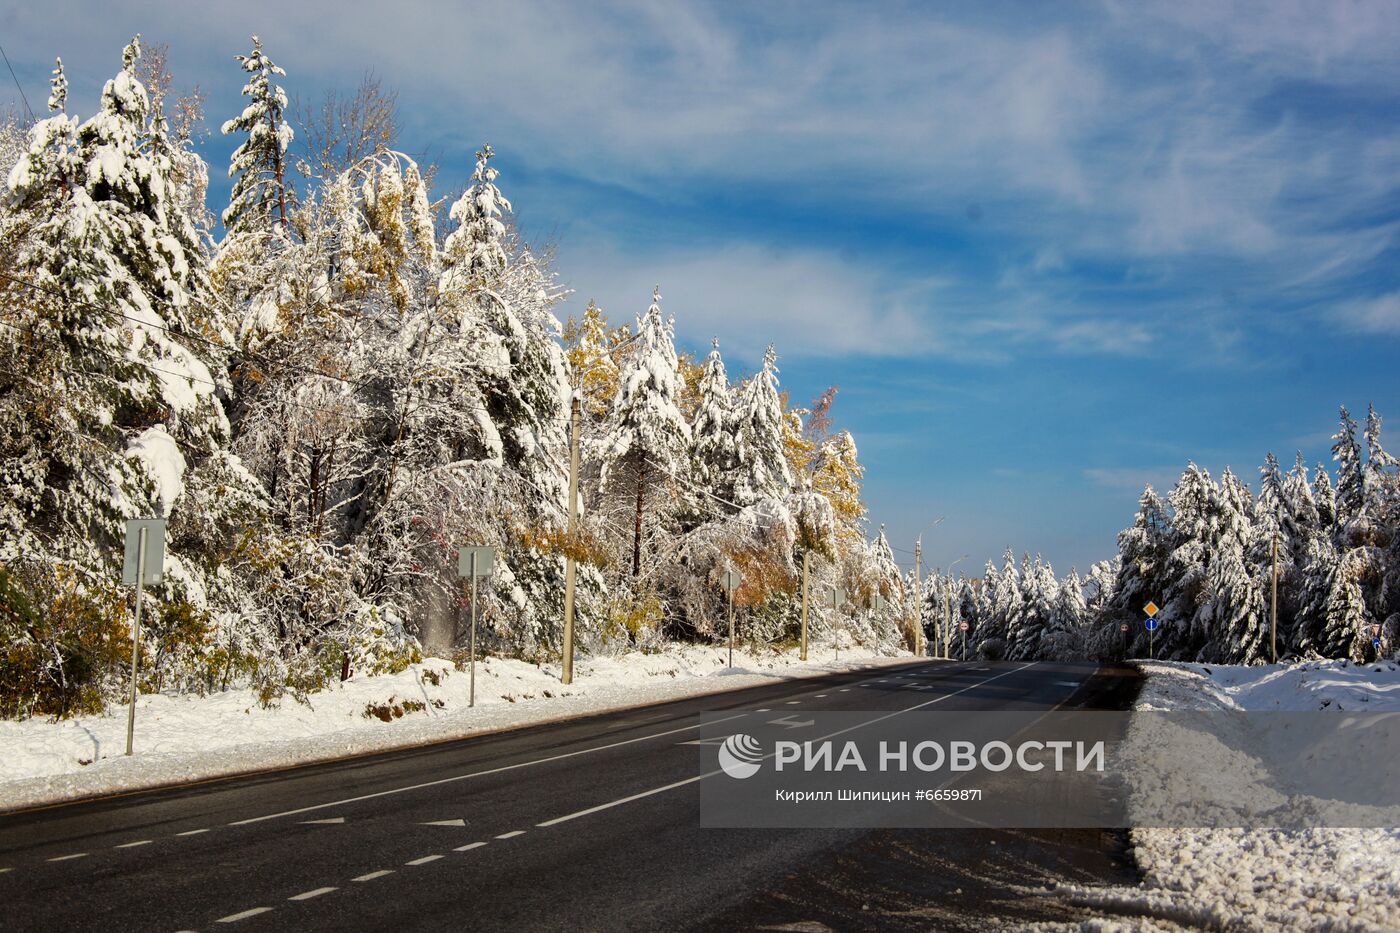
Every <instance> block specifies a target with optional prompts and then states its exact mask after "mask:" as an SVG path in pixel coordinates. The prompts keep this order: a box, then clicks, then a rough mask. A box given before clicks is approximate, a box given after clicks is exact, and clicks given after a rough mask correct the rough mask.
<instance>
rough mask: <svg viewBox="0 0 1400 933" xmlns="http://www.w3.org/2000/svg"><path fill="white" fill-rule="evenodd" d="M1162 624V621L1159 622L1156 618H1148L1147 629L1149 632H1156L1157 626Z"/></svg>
mask: <svg viewBox="0 0 1400 933" xmlns="http://www.w3.org/2000/svg"><path fill="white" fill-rule="evenodd" d="M1160 624H1161V623H1160V622H1158V621H1157V620H1156V619H1148V620H1147V630H1148V631H1149V632H1155V631H1157V626H1158V625H1160Z"/></svg>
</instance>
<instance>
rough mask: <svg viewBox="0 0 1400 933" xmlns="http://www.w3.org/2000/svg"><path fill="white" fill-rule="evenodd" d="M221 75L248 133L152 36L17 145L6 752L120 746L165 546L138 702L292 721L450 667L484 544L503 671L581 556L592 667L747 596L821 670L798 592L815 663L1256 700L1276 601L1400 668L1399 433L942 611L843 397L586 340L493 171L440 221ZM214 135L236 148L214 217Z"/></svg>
mask: <svg viewBox="0 0 1400 933" xmlns="http://www.w3.org/2000/svg"><path fill="white" fill-rule="evenodd" d="M115 64H117V63H116V62H115V61H114V65H115ZM229 67H230V68H239V69H241V73H242V76H243V79H244V82H245V83H244V87H243V92H242V101H241V102H239V101H221V102H218V104H217V105H212V104H209V103H208V102H207V101H206V100H205V98H204V96H203V95H202V94H200V93H199V92H198V90H194V91H191V92H189V93H187V94H184V95H177V94H176V92H175V91H174V89H173V79H172V77H171V75H170V73H169V71H168V69H167V67H166V55H165V50H164V49H163V48H162V47H160V46H153V47H151V48H146V49H143V48H142V45H141V43H140V40H139V37H138V38H137V39H134V40H133V41H132V42H131V43H130V44H129V45H128V46H127V47H126V48H125V49H123V50H122V52H121V56H120V62H119V68H118V69H117V70H116V72H115V74H114V76H113V77H112V78H111V79H110V80H109V81H107V82H106V83H105V85H104V86H103V88H102V90H101V95H100V99H99V103H98V106H97V110H96V112H95V113H93V114H91V115H90V116H87V117H85V118H84V117H80V116H79V115H77V114H74V113H70V111H69V105H68V84H67V78H66V76H65V72H64V68H63V64H62V62H61V61H60V62H58V63H57V64H56V67H55V68H54V72H53V79H52V93H51V95H50V97H49V101H48V111H49V114H48V116H46V117H45V118H43V119H32V118H21V117H20V116H15V117H13V118H11V119H9V120H8V121H7V122H5V123H4V124H3V125H2V126H0V162H3V168H4V170H5V185H4V190H3V192H0V333H2V334H3V340H0V715H3V716H6V717H26V716H34V715H45V716H55V717H64V716H70V715H75V714H77V713H83V712H93V711H97V710H100V709H102V708H104V706H105V705H106V704H108V703H110V702H112V701H114V700H116V699H118V698H119V697H120V696H121V695H122V694H123V691H124V689H125V688H126V687H127V686H129V683H130V681H129V677H130V675H129V673H128V671H129V670H130V662H131V652H132V650H133V649H132V644H131V641H132V638H131V635H132V622H133V619H132V616H133V608H134V605H133V594H132V589H131V588H130V587H125V586H122V585H121V549H122V539H123V529H124V525H125V522H126V521H127V520H128V519H132V518H145V517H160V518H164V519H166V520H167V523H168V524H167V535H168V537H167V542H166V544H167V547H166V555H167V556H166V564H165V575H164V579H163V582H162V583H160V584H159V585H156V586H153V587H151V588H150V589H149V590H148V592H147V594H146V597H147V598H146V603H145V610H144V612H145V615H144V621H143V627H142V643H141V656H142V659H143V662H142V666H141V674H140V678H141V679H140V683H139V687H140V689H142V690H146V691H161V690H164V691H175V692H209V691H216V690H225V689H231V688H235V687H237V688H243V687H251V688H253V689H254V690H255V691H256V692H257V694H258V696H259V698H260V699H261V700H262V702H264V703H276V702H279V701H280V700H281V699H283V698H286V697H290V698H294V699H304V698H305V697H306V696H308V695H309V694H311V693H313V692H315V691H316V690H320V689H324V688H326V687H328V686H330V685H332V684H334V683H335V682H336V681H337V680H343V679H345V678H347V677H349V676H352V675H354V674H373V673H377V672H392V671H397V670H402V669H403V668H404V667H405V666H407V665H408V664H411V663H413V662H414V661H416V660H418V659H420V658H421V657H423V656H424V655H425V653H432V654H434V655H436V656H449V657H452V658H454V659H460V657H461V651H462V635H463V618H464V614H465V613H466V612H467V611H468V610H469V609H470V608H473V607H471V606H470V605H469V596H468V590H467V589H466V588H465V587H464V586H463V585H462V581H461V580H460V579H458V577H457V574H456V555H457V550H458V548H459V547H460V546H463V545H487V546H492V547H495V548H497V549H498V554H499V557H498V559H497V561H496V564H495V568H494V570H493V573H492V575H491V576H490V577H489V578H488V579H487V580H485V581H484V582H483V585H482V587H481V589H480V591H479V595H478V597H477V603H478V604H477V605H476V606H475V607H474V608H475V609H476V610H477V612H478V614H479V616H480V618H481V620H482V626H483V628H482V637H483V639H484V648H485V649H486V650H488V651H491V652H495V653H500V654H506V655H510V656H513V657H520V658H524V659H528V660H532V661H538V662H541V663H555V662H557V661H558V660H559V657H560V651H561V640H562V620H563V614H564V611H563V603H564V580H565V567H566V561H567V560H569V559H572V560H573V561H575V562H576V563H577V566H578V567H579V572H578V578H577V594H576V606H577V631H578V641H579V645H580V648H581V650H583V651H585V652H605V651H613V652H616V651H622V650H642V651H646V650H654V649H656V648H657V647H659V646H661V645H663V644H665V643H668V642H676V641H686V642H701V643H706V642H717V641H719V640H720V639H721V638H722V636H723V634H724V631H725V620H726V610H727V602H726V595H725V592H724V591H723V590H722V588H721V578H722V575H723V574H724V573H725V572H726V571H729V570H737V571H738V572H739V573H740V575H741V585H740V586H739V588H738V590H737V591H736V592H735V594H734V602H735V605H736V607H737V618H738V620H739V633H740V638H741V639H743V640H744V641H745V642H746V643H748V644H752V645H755V646H771V647H774V648H785V647H791V646H792V645H793V644H795V642H796V639H797V638H798V632H799V628H800V625H801V618H802V614H803V604H804V586H803V581H804V580H805V581H806V587H805V596H806V603H807V607H806V609H807V616H808V620H809V625H810V631H811V637H812V638H813V639H814V640H818V641H830V640H832V639H834V638H840V639H844V640H846V641H847V642H855V643H860V644H863V645H867V646H871V647H875V648H878V649H882V650H887V651H890V652H896V651H909V650H914V649H916V648H922V647H923V641H924V640H925V639H926V640H927V641H928V643H929V644H928V647H929V650H931V651H932V652H934V653H942V652H944V651H950V652H951V653H952V654H953V655H955V656H956V655H957V653H958V651H959V650H961V649H963V645H962V641H963V639H964V638H965V640H966V646H965V650H966V651H967V652H968V653H969V655H970V656H974V655H975V656H977V657H983V658H1007V659H1027V660H1030V659H1038V658H1071V657H1090V658H1116V657H1124V656H1144V655H1146V654H1147V653H1149V651H1150V652H1151V653H1153V654H1155V655H1156V656H1157V657H1165V658H1178V659H1195V660H1208V661H1214V662H1221V663H1256V662H1261V661H1267V660H1269V659H1270V658H1271V657H1272V656H1273V650H1274V649H1273V643H1272V641H1271V638H1270V631H1271V629H1270V618H1271V616H1270V612H1271V608H1272V606H1273V601H1272V592H1273V584H1274V578H1275V575H1276V576H1277V589H1278V600H1277V632H1278V634H1277V654H1278V656H1280V657H1284V656H1289V655H1293V656H1314V655H1316V656H1326V657H1349V658H1353V659H1356V660H1363V659H1367V658H1371V657H1374V656H1375V655H1376V653H1377V652H1378V651H1382V650H1390V649H1389V648H1388V647H1387V646H1391V645H1394V643H1395V637H1396V634H1397V632H1396V629H1397V625H1400V555H1397V549H1398V548H1400V535H1397V534H1396V530H1397V523H1398V522H1400V487H1398V486H1397V479H1396V460H1395V459H1394V458H1393V457H1391V456H1390V455H1389V454H1388V453H1386V452H1385V450H1384V448H1383V447H1382V445H1381V436H1380V435H1381V419H1380V417H1379V416H1378V415H1376V413H1375V412H1374V411H1372V412H1370V413H1369V415H1368V418H1367V420H1366V425H1365V428H1364V436H1363V438H1362V442H1364V446H1365V451H1364V457H1363V451H1362V442H1358V439H1357V431H1358V426H1357V425H1356V424H1355V423H1354V422H1353V421H1352V419H1351V417H1350V415H1349V414H1348V413H1347V411H1346V410H1345V409H1343V410H1342V415H1341V426H1340V428H1339V430H1338V433H1337V435H1336V443H1335V446H1334V448H1333V451H1334V456H1335V471H1336V480H1335V483H1334V481H1333V479H1332V476H1331V474H1330V473H1329V472H1328V469H1327V468H1326V467H1324V466H1322V465H1318V466H1317V467H1316V468H1315V469H1314V470H1313V471H1311V472H1310V471H1309V469H1308V468H1307V466H1306V465H1305V464H1304V463H1303V462H1302V459H1301V457H1300V458H1299V460H1298V463H1297V464H1296V465H1295V466H1294V467H1293V468H1292V469H1291V470H1289V471H1288V472H1286V473H1285V472H1284V471H1283V469H1282V468H1281V467H1280V465H1279V463H1278V461H1277V460H1276V459H1275V458H1274V457H1273V455H1269V457H1268V458H1267V460H1266V462H1265V465H1264V467H1263V468H1262V469H1261V471H1260V474H1259V480H1258V493H1257V494H1256V493H1254V492H1253V491H1251V489H1250V488H1249V487H1248V485H1246V484H1245V483H1244V482H1243V481H1241V480H1240V479H1239V478H1238V477H1237V476H1236V475H1235V474H1233V473H1231V472H1229V471H1228V470H1226V471H1225V472H1223V473H1222V475H1221V476H1220V478H1219V480H1216V479H1214V478H1212V477H1211V476H1210V475H1209V473H1207V472H1206V471H1204V470H1202V469H1199V468H1198V467H1196V466H1195V465H1191V466H1189V467H1188V468H1187V469H1186V471H1185V473H1184V474H1183V475H1182V477H1181V480H1180V481H1179V482H1178V484H1177V485H1176V487H1175V488H1174V489H1173V490H1172V491H1171V492H1170V493H1169V494H1168V495H1167V496H1166V498H1165V499H1164V498H1162V497H1160V496H1159V495H1158V494H1157V493H1156V492H1154V491H1153V490H1152V489H1150V488H1149V489H1147V490H1145V491H1144V493H1143V496H1142V500H1141V505H1140V509H1139V512H1138V514H1137V516H1136V518H1135V520H1134V521H1133V524H1132V526H1131V527H1129V528H1128V529H1126V530H1125V531H1123V533H1122V534H1121V535H1120V536H1119V540H1118V546H1119V553H1118V554H1117V555H1116V556H1115V557H1114V558H1113V559H1111V560H1108V561H1104V562H1101V563H1098V564H1095V565H1094V566H1093V567H1092V568H1090V569H1089V571H1088V574H1087V576H1085V577H1083V578H1081V577H1080V575H1079V574H1078V572H1077V571H1072V572H1071V573H1070V575H1069V576H1068V577H1066V578H1063V579H1060V578H1057V577H1056V575H1055V573H1054V571H1053V569H1052V568H1051V567H1050V566H1049V564H1048V563H1046V562H1044V561H1042V560H1040V559H1039V558H1036V559H1031V558H1030V557H1028V556H1027V557H1023V558H1022V559H1021V560H1020V562H1019V563H1018V562H1017V561H1016V559H1015V557H1014V555H1013V553H1012V552H1011V551H1008V552H1007V555H1006V557H1005V559H1004V561H1003V564H1002V565H1001V566H1000V567H998V566H995V565H993V564H991V563H988V565H987V566H986V569H985V570H984V571H983V573H982V575H981V576H978V577H973V576H970V575H962V576H958V577H949V576H945V575H940V574H933V575H931V576H928V577H926V578H924V579H916V577H915V576H914V575H913V574H910V573H906V572H904V571H902V570H901V568H900V566H899V565H898V563H897V562H896V560H895V557H894V554H893V550H892V548H891V546H890V544H889V542H888V540H887V539H886V537H885V535H884V532H883V530H882V529H877V530H876V533H875V534H874V536H873V538H872V536H871V531H872V529H871V528H870V527H869V523H868V518H867V514H866V508H865V506H864V504H863V502H862V494H861V488H862V482H863V479H864V468H863V466H862V464H861V462H860V459H859V456H858V452H857V447H856V442H855V439H854V438H853V436H852V435H851V433H850V432H849V431H846V430H841V429H839V428H838V427H837V425H836V423H835V422H834V420H833V408H834V403H835V400H836V397H837V393H836V390H835V389H834V388H832V389H830V390H828V391H827V392H825V393H824V394H823V395H822V396H821V397H819V398H817V399H815V400H813V401H811V402H810V403H807V404H806V405H805V406H804V405H803V404H801V403H799V402H798V401H796V400H794V399H792V398H791V397H790V396H789V395H788V394H787V393H785V392H784V391H783V389H782V386H781V382H780V378H779V377H780V370H779V366H778V360H779V357H778V354H777V350H776V348H775V347H773V346H769V347H767V348H766V352H765V351H763V348H742V351H743V352H741V353H739V354H738V356H740V357H742V358H747V359H758V358H759V355H760V353H762V364H761V366H760V367H759V368H758V371H756V372H753V373H751V374H748V375H747V377H746V378H738V379H733V380H732V379H731V377H730V374H729V372H728V371H727V369H726V366H725V362H724V359H723V357H722V356H721V353H720V348H719V346H718V343H717V342H716V343H715V344H714V345H713V346H712V348H711V349H710V351H709V352H708V353H707V354H705V355H704V356H703V357H700V356H698V355H691V354H689V353H686V352H684V351H679V350H678V349H677V346H676V343H675V333H676V325H675V321H674V319H673V318H672V317H670V316H669V315H668V314H667V313H666V311H665V310H664V303H663V297H662V288H661V286H658V287H657V289H656V290H655V291H654V292H653V293H652V294H651V295H650V296H648V295H645V294H643V295H639V296H637V304H636V307H635V308H627V309H611V311H612V313H613V315H614V318H615V320H617V321H621V322H622V323H614V322H610V321H609V318H608V317H607V315H606V314H605V311H604V309H602V308H600V307H598V306H597V305H596V304H595V303H589V304H588V306H587V308H586V310H584V311H583V312H582V313H581V314H580V315H579V316H578V318H576V319H569V320H567V321H563V322H561V321H560V319H559V316H558V309H559V306H560V303H561V302H562V301H563V300H564V299H565V298H566V297H567V296H568V295H569V290H568V288H567V287H566V285H565V284H564V283H562V282H561V281H560V279H559V276H558V274H557V272H556V271H555V269H554V267H553V262H552V256H551V252H550V249H549V248H548V247H543V246H538V245H532V244H530V243H527V242H525V240H524V238H523V237H522V236H521V234H520V232H519V230H518V228H517V227H516V225H515V224H514V223H513V219H512V218H513V213H512V212H513V208H512V205H511V202H510V200H509V199H508V198H507V196H506V193H505V192H506V191H507V190H509V184H508V182H509V177H508V175H507V176H506V177H505V178H502V176H501V174H500V166H501V165H502V164H507V165H508V160H498V159H497V157H496V154H495V152H494V151H493V150H492V148H491V147H490V146H487V145H483V146H482V147H481V149H480V150H479V151H477V152H476V159H475V170H474V172H473V173H472V175H471V178H470V180H469V182H468V183H467V184H466V185H465V187H464V188H463V189H462V190H460V191H451V192H446V193H444V192H440V191H435V190H434V188H433V185H434V182H435V179H436V175H437V170H436V167H435V166H432V165H420V164H419V163H418V162H417V161H415V160H414V159H413V158H410V157H409V156H408V155H407V154H405V153H404V152H403V151H402V150H401V149H400V148H399V146H400V145H401V143H400V141H399V140H398V130H397V127H396V124H395V116H394V113H395V110H394V106H395V104H394V97H393V94H392V92H389V91H387V90H385V89H384V88H383V87H382V86H381V85H380V84H379V83H378V82H377V81H375V80H373V79H372V78H367V79H366V81H365V82H364V84H362V86H361V87H360V88H359V89H357V90H356V91H355V92H353V93H350V94H344V95H337V94H329V95H327V96H326V97H325V99H324V100H323V101H321V102H319V103H317V104H314V105H304V104H302V103H300V102H299V101H297V100H296V98H290V99H289V96H288V91H287V86H288V78H287V72H286V71H285V70H284V69H283V68H281V67H279V66H278V65H276V64H274V63H273V61H272V59H271V58H270V57H269V55H268V53H267V52H266V51H265V50H264V49H263V48H262V46H261V43H260V42H259V41H258V40H257V39H256V38H254V39H253V40H252V44H251V48H250V49H249V51H247V52H246V53H245V54H242V55H239V56H237V57H236V58H235V59H232V60H231V61H230V65H229ZM294 101H295V102H296V103H295V105H294ZM206 105H208V106H210V107H211V108H213V107H217V109H218V110H219V111H221V112H222V113H224V114H225V115H227V119H225V120H224V121H223V122H222V123H220V124H218V132H219V133H221V134H222V135H224V136H227V137H230V139H231V140H232V141H233V142H234V143H236V148H235V149H234V151H233V154H232V157H231V160H230V163H229V165H228V166H227V167H226V171H227V174H228V177H229V178H230V179H231V190H230V195H229V198H228V203H227V204H223V205H219V206H218V207H217V213H216V209H215V208H212V207H211V206H210V204H209V203H208V202H209V197H208V191H209V177H210V171H211V169H210V167H209V166H208V165H207V164H206V162H205V161H204V159H203V158H202V157H201V156H200V155H199V151H200V148H201V144H202V142H203V141H204V139H205V137H206V136H207V135H208V133H209V131H208V130H207V129H206V128H205V108H206ZM240 108H241V109H240ZM217 170H218V171H225V167H223V166H219V167H217ZM575 403H577V408H578V411H579V419H580V421H581V431H580V433H581V437H580V445H579V446H580V463H581V468H580V472H579V477H578V479H579V485H580V494H579V499H578V502H577V503H576V504H575V503H571V502H570V501H569V495H568V488H569V472H570V468H569V464H570V453H571V452H570V432H571V408H573V407H574V405H575ZM571 513H572V517H574V518H575V519H576V521H575V522H571V521H570V518H571ZM833 591H835V592H838V593H840V594H842V595H843V596H844V600H838V603H839V604H838V605H836V606H834V607H833V606H832V605H831V600H830V599H829V598H828V595H827V594H830V593H831V592H833ZM1149 600H1151V601H1155V602H1156V603H1158V604H1160V605H1161V606H1162V612H1161V614H1160V620H1161V626H1160V628H1159V630H1158V631H1157V632H1156V633H1155V634H1154V635H1153V636H1152V637H1151V639H1149V638H1148V635H1147V633H1146V632H1145V630H1144V628H1143V625H1142V621H1143V613H1142V606H1143V605H1144V604H1145V603H1147V602H1148V601H1149ZM961 622H966V623H967V625H968V630H967V632H966V635H965V636H964V635H963V634H962V632H961V629H959V628H958V624H959V623H961ZM1124 625H1126V626H1128V629H1127V631H1126V632H1124V631H1123V628H1122V627H1123V626H1124ZM1378 641H1379V642H1380V646H1379V647H1378V645H1377V642H1378Z"/></svg>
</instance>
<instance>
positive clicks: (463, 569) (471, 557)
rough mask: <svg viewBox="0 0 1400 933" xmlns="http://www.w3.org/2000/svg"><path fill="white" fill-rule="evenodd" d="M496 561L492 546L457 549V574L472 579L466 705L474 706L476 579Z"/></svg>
mask: <svg viewBox="0 0 1400 933" xmlns="http://www.w3.org/2000/svg"><path fill="white" fill-rule="evenodd" d="M495 562H496V549H495V548H493V547H466V546H464V547H460V548H458V549H457V576H458V577H471V581H472V628H471V635H470V636H468V639H467V655H468V661H467V667H468V670H469V671H470V673H469V674H468V675H467V684H468V687H467V705H468V706H476V596H477V589H476V581H477V579H478V578H480V577H489V576H491V566H492V565H493V564H494V563H495Z"/></svg>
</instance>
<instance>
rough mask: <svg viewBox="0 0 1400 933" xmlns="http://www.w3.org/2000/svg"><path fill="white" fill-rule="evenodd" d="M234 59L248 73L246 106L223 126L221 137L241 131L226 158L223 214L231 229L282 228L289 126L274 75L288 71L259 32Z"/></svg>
mask: <svg viewBox="0 0 1400 933" xmlns="http://www.w3.org/2000/svg"><path fill="white" fill-rule="evenodd" d="M237 61H238V63H239V65H240V66H241V67H242V69H243V70H244V71H245V72H247V74H248V83H247V84H245V85H244V86H243V96H244V97H246V98H248V105H247V106H246V107H244V108H243V112H242V113H241V114H239V115H238V116H236V117H234V118H233V119H232V120H228V121H225V123H224V125H223V127H222V132H223V133H224V135H225V136H232V135H234V134H241V135H243V136H244V139H243V141H242V142H241V143H239V144H238V148H237V149H235V150H234V151H233V157H232V158H231V159H230V161H229V167H228V174H229V177H230V178H232V179H233V193H232V195H230V197H229V205H228V207H227V208H226V209H225V210H224V213H223V222H224V227H225V228H226V229H227V230H228V231H229V232H230V233H238V232H243V231H250V230H252V231H261V230H265V229H266V228H267V227H268V226H269V224H271V223H272V222H273V221H275V222H277V223H278V224H280V225H281V226H283V227H285V226H286V225H287V220H288V210H289V209H290V207H291V204H292V200H293V199H292V194H291V191H290V190H289V189H288V183H287V150H288V148H289V147H290V146H291V144H292V136H293V131H292V127H291V124H290V123H288V122H287V118H286V114H285V111H286V109H287V94H286V92H285V91H283V90H282V88H281V86H280V85H278V84H277V83H276V82H275V79H276V78H278V77H286V74H287V72H285V71H283V70H282V69H281V68H279V67H278V66H277V65H275V64H273V62H272V60H271V59H269V58H268V57H267V55H266V53H264V52H263V48H262V41H261V40H260V39H259V38H258V37H257V36H253V50H252V51H251V52H249V53H248V54H247V55H239V56H237Z"/></svg>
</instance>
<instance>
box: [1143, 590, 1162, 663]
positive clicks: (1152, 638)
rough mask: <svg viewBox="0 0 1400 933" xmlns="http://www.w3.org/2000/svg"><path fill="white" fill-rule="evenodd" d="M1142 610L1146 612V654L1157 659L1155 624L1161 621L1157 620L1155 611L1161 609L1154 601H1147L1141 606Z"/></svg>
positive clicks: (1157, 611)
mask: <svg viewBox="0 0 1400 933" xmlns="http://www.w3.org/2000/svg"><path fill="white" fill-rule="evenodd" d="M1142 611H1143V612H1145V613H1147V656H1148V657H1149V658H1151V659H1152V660H1154V661H1155V660H1157V626H1158V625H1160V624H1161V623H1160V622H1158V621H1157V613H1159V612H1161V611H1162V610H1161V609H1159V608H1158V606H1157V604H1156V603H1154V602H1150V601H1149V602H1148V604H1147V605H1146V606H1143V607H1142Z"/></svg>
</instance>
